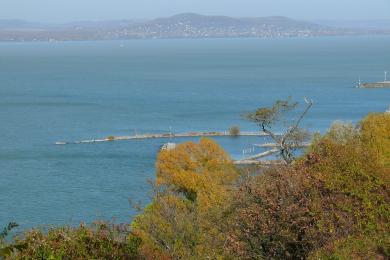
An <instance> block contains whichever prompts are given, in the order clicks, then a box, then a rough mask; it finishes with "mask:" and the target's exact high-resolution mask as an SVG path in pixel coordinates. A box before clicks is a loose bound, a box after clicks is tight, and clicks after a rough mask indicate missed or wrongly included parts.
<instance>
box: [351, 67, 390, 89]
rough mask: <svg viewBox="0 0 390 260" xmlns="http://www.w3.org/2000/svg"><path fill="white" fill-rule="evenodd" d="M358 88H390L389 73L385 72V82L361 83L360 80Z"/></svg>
mask: <svg viewBox="0 0 390 260" xmlns="http://www.w3.org/2000/svg"><path fill="white" fill-rule="evenodd" d="M357 87H358V88H390V81H389V80H387V71H385V80H384V81H379V82H368V83H361V81H360V78H359V83H358V86H357Z"/></svg>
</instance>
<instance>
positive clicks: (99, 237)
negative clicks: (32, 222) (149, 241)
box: [4, 223, 140, 259]
mask: <svg viewBox="0 0 390 260" xmlns="http://www.w3.org/2000/svg"><path fill="white" fill-rule="evenodd" d="M139 244H140V240H139V238H137V237H135V236H133V235H131V234H130V233H129V232H128V231H127V230H126V229H125V228H124V227H121V226H115V225H110V224H105V223H98V224H94V225H93V226H92V227H86V226H83V225H81V226H80V227H78V228H71V227H62V228H53V229H50V230H49V231H48V232H47V233H43V232H42V231H40V230H31V231H29V232H27V233H26V234H24V235H23V237H20V238H16V240H15V242H14V243H13V244H12V245H11V246H9V247H8V248H7V250H6V251H4V253H5V256H6V257H7V258H9V259H135V258H137V256H138V253H137V251H138V246H139Z"/></svg>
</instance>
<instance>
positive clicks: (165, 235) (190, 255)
mask: <svg viewBox="0 0 390 260" xmlns="http://www.w3.org/2000/svg"><path fill="white" fill-rule="evenodd" d="M156 169H157V180H156V183H155V192H154V197H153V201H152V203H151V204H150V205H149V206H148V207H146V209H145V210H144V212H143V214H141V215H139V216H138V217H137V218H136V219H135V220H134V222H133V227H134V229H135V232H137V233H138V234H139V235H140V237H141V238H142V240H143V241H144V243H143V251H149V252H156V253H155V254H156V255H158V256H159V257H158V258H162V256H165V257H166V256H169V257H170V258H172V259H210V258H211V259H215V258H217V256H221V255H222V251H223V244H224V242H225V240H226V236H225V235H224V233H223V231H222V230H223V223H224V217H226V214H225V209H226V208H227V207H226V204H227V202H228V201H229V198H230V192H231V191H232V190H233V189H234V188H235V186H234V184H235V183H236V182H237V180H238V178H239V177H240V175H239V174H238V172H237V170H236V168H235V167H234V165H233V163H232V161H231V159H230V158H229V156H228V155H227V154H226V153H225V151H224V150H223V149H222V148H221V147H220V146H219V145H218V144H216V143H215V142H214V141H212V140H210V139H201V140H200V142H199V143H193V142H187V143H183V144H180V145H178V146H177V147H176V148H175V149H173V150H169V151H168V150H164V151H161V152H160V154H159V155H158V158H157V163H156ZM164 254H165V255H164Z"/></svg>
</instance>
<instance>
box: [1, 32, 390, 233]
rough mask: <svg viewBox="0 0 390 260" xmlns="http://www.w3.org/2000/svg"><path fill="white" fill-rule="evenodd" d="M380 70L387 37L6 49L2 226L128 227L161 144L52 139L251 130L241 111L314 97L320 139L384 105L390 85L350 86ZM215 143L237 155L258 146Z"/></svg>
mask: <svg viewBox="0 0 390 260" xmlns="http://www.w3.org/2000/svg"><path fill="white" fill-rule="evenodd" d="M385 69H387V70H390V38H389V37H354V38H347V37H344V38H313V39H272V40H271V39H267V40H260V39H213V40H147V41H141V40H140V41H126V42H68V43H1V44H0V227H1V226H3V225H5V224H6V223H8V222H9V221H16V222H18V223H19V224H21V226H22V228H28V227H31V226H33V225H40V226H42V225H51V224H77V223H79V222H80V221H82V220H85V221H87V222H90V221H92V220H96V219H107V220H111V219H115V220H116V221H117V222H124V221H129V220H130V219H131V216H132V215H133V214H134V211H132V209H131V207H130V206H129V203H128V198H132V199H134V200H141V201H143V202H145V203H146V202H147V201H148V193H149V191H150V189H149V186H148V184H147V180H148V179H150V178H153V176H154V161H155V158H156V153H157V151H158V149H159V147H160V145H161V144H163V143H164V142H166V141H167V140H145V141H132V142H126V141H125V142H114V143H101V144H90V145H66V146H56V145H53V144H54V143H55V142H56V141H62V140H66V141H67V140H80V139H91V138H101V137H106V136H109V135H131V134H134V133H135V132H137V133H152V132H169V129H170V127H171V128H172V130H173V131H196V130H199V131H201V130H202V131H203V130H207V131H213V130H221V131H224V130H226V129H227V128H229V127H230V126H232V125H240V126H241V128H242V129H243V130H248V131H252V130H255V126H253V125H251V124H249V123H247V122H245V121H243V120H242V118H241V115H242V114H243V113H245V112H247V111H250V110H253V109H255V108H256V107H258V106H265V105H270V104H271V103H272V102H273V101H274V100H276V99H281V98H286V97H287V96H292V97H293V98H294V99H296V100H303V97H305V96H307V97H310V98H312V99H313V100H314V101H315V106H314V108H313V109H312V110H311V112H310V114H309V115H308V118H307V120H306V122H305V123H306V125H307V127H309V128H310V129H311V130H312V131H324V130H326V129H327V128H328V127H329V125H330V123H331V122H332V121H334V120H347V121H353V122H356V121H357V120H359V119H360V118H361V117H363V116H364V115H365V114H367V113H368V112H370V111H384V110H385V109H386V108H387V107H388V106H389V105H390V89H377V90H372V89H371V90H368V89H355V88H353V87H354V86H355V84H356V81H357V78H358V76H359V75H360V76H361V77H362V80H364V81H377V80H382V79H383V71H384V70H385ZM186 140H188V139H181V140H179V141H186ZM195 140H196V139H195ZM216 140H217V141H218V142H220V144H222V146H223V147H224V148H225V149H226V150H227V151H229V152H230V153H231V154H232V156H233V157H236V158H238V157H240V156H242V155H241V151H242V149H244V148H249V147H251V144H252V143H255V142H257V143H258V142H262V141H263V140H262V139H260V138H217V139H216Z"/></svg>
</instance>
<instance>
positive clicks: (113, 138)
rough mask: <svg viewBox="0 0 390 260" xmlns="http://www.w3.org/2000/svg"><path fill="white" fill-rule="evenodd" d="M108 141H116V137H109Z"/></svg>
mask: <svg viewBox="0 0 390 260" xmlns="http://www.w3.org/2000/svg"><path fill="white" fill-rule="evenodd" d="M107 140H108V141H114V140H115V136H112V135H110V136H108V137H107Z"/></svg>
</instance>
